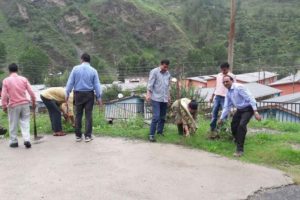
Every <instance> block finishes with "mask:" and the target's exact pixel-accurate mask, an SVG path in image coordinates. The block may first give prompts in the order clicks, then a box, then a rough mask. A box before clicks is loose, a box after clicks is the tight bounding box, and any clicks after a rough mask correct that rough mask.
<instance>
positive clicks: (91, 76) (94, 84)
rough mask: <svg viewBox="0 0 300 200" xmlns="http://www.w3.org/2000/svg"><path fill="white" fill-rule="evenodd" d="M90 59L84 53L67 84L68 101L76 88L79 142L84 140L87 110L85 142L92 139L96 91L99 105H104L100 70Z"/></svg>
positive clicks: (76, 118)
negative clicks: (82, 129) (99, 75)
mask: <svg viewBox="0 0 300 200" xmlns="http://www.w3.org/2000/svg"><path fill="white" fill-rule="evenodd" d="M90 61H91V58H90V56H89V55H88V54H87V53H84V54H82V56H81V64H80V65H77V66H75V67H74V68H73V70H72V72H71V74H70V76H69V79H68V82H67V86H66V102H68V98H69V95H70V92H71V91H72V89H73V88H74V104H75V107H76V109H75V111H76V114H75V134H76V141H77V142H80V141H81V140H82V132H81V127H82V116H83V111H85V134H84V135H85V142H90V141H91V140H92V127H93V119H92V112H93V106H94V99H95V94H94V91H95V93H96V99H97V102H98V104H99V106H101V105H102V101H101V85H100V81H99V77H98V72H97V71H96V70H95V69H94V68H93V67H92V66H91V65H90Z"/></svg>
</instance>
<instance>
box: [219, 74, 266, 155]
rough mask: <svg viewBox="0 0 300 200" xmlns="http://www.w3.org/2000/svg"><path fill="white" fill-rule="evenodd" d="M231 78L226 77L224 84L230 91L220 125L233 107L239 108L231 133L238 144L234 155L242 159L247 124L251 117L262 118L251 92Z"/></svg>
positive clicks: (234, 116) (232, 123)
mask: <svg viewBox="0 0 300 200" xmlns="http://www.w3.org/2000/svg"><path fill="white" fill-rule="evenodd" d="M233 80H234V79H233V78H232V77H231V76H228V75H225V76H224V78H223V84H224V86H225V87H226V88H227V89H228V92H227V94H226V97H225V103H224V109H223V111H222V114H221V117H220V119H219V121H218V124H220V125H221V124H222V123H223V121H224V119H225V118H226V116H227V114H228V113H229V112H230V110H231V107H232V106H234V107H236V108H237V111H236V112H235V114H234V115H233V118H232V122H231V132H232V135H233V137H234V139H235V142H236V152H235V153H234V154H233V156H235V157H240V156H242V155H243V153H244V142H245V138H246V133H247V124H248V122H249V121H250V119H251V117H252V116H253V114H254V116H255V119H257V120H259V121H260V120H261V116H260V115H259V113H258V112H257V107H256V101H255V99H254V97H253V96H252V94H251V93H250V92H249V90H248V89H247V88H246V87H245V86H244V85H242V84H240V83H233Z"/></svg>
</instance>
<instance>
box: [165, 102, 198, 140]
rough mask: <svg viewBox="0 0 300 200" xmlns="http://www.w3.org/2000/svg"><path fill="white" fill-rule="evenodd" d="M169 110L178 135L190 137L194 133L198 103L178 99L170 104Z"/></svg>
mask: <svg viewBox="0 0 300 200" xmlns="http://www.w3.org/2000/svg"><path fill="white" fill-rule="evenodd" d="M171 109H172V114H171V116H172V117H174V119H175V123H176V124H177V128H178V133H179V135H184V136H190V134H193V133H195V132H196V130H197V128H198V126H197V123H196V119H197V110H198V103H197V102H196V101H195V100H190V99H188V98H182V99H178V100H176V101H175V102H174V103H173V104H172V106H171Z"/></svg>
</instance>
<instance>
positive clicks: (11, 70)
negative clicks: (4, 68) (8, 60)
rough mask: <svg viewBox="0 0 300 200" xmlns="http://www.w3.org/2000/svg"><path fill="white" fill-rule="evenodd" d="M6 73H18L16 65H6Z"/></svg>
mask: <svg viewBox="0 0 300 200" xmlns="http://www.w3.org/2000/svg"><path fill="white" fill-rule="evenodd" d="M8 71H9V73H15V72H18V65H17V64H16V63H12V64H10V65H8Z"/></svg>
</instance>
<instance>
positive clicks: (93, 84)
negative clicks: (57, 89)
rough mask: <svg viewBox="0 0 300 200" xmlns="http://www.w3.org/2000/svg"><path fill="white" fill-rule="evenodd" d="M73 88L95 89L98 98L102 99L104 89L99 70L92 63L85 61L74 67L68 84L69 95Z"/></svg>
mask: <svg viewBox="0 0 300 200" xmlns="http://www.w3.org/2000/svg"><path fill="white" fill-rule="evenodd" d="M73 88H74V91H75V92H84V91H93V90H95V92H96V98H97V100H99V99H101V93H102V91H101V85H100V80H99V77H98V72H97V70H95V69H94V68H93V67H92V66H91V65H90V63H88V62H83V63H82V64H80V65H77V66H75V67H74V68H73V70H72V71H71V74H70V76H69V79H68V82H67V86H66V96H67V97H68V96H69V94H70V92H71V91H72V89H73Z"/></svg>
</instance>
